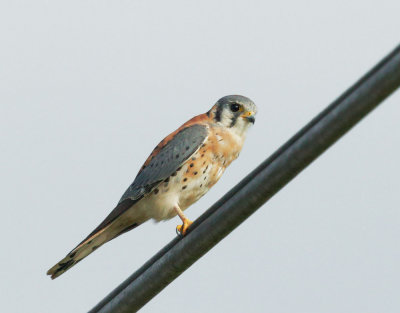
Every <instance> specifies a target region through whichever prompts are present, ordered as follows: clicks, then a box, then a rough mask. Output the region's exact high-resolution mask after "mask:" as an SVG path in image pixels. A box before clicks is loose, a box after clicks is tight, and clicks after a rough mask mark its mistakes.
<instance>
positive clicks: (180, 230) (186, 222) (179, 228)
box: [176, 219, 193, 236]
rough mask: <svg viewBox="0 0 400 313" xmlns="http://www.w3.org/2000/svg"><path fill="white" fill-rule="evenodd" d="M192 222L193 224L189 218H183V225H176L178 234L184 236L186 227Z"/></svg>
mask: <svg viewBox="0 0 400 313" xmlns="http://www.w3.org/2000/svg"><path fill="white" fill-rule="evenodd" d="M192 224H193V222H192V221H190V220H188V219H185V220H183V225H178V226H176V232H177V233H178V234H180V235H182V236H185V235H186V231H187V229H188V228H189V226H190V225H192Z"/></svg>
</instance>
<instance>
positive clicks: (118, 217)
mask: <svg viewBox="0 0 400 313" xmlns="http://www.w3.org/2000/svg"><path fill="white" fill-rule="evenodd" d="M256 113H257V107H256V105H255V104H254V103H253V101H251V100H250V99H249V98H246V97H243V96H236V95H235V96H226V97H223V98H221V99H220V100H218V102H217V103H216V104H215V105H214V106H213V107H212V108H211V110H210V111H208V112H207V113H204V114H201V115H198V116H195V117H194V118H192V119H191V120H189V121H187V122H186V123H185V124H183V125H182V126H181V127H179V128H178V129H177V130H176V131H174V132H173V133H171V134H170V135H168V136H167V137H165V138H164V139H163V140H162V141H161V142H160V143H159V144H158V145H157V146H156V147H155V148H154V150H153V152H152V153H151V154H150V156H149V157H148V159H147V160H146V162H145V163H144V165H143V166H142V168H141V169H140V171H139V173H138V174H137V176H136V178H135V180H134V182H133V183H132V184H131V185H130V186H129V188H128V189H127V190H126V191H125V193H124V194H123V196H122V198H121V200H120V201H119V202H118V204H117V206H116V207H115V209H114V210H113V211H112V212H111V213H110V214H109V215H108V216H107V217H106V219H105V220H104V221H103V222H102V223H101V224H100V225H99V226H98V227H97V228H96V229H95V230H94V231H93V232H91V233H90V234H89V236H87V237H86V239H85V240H83V241H82V242H81V243H80V244H79V245H78V246H77V247H76V248H75V249H73V250H72V251H71V252H70V253H68V255H67V256H66V257H65V258H64V259H62V260H61V261H60V262H58V263H57V264H56V265H54V266H53V267H52V268H51V269H50V270H49V271H48V272H47V275H51V278H52V279H54V278H56V277H58V276H60V275H61V274H63V273H64V272H65V271H67V270H68V269H70V268H71V267H72V266H74V265H75V264H76V263H78V262H79V261H80V260H82V259H83V258H85V257H86V256H88V255H89V254H90V253H92V252H93V251H94V250H96V249H97V248H98V247H100V246H101V245H102V244H104V243H106V242H107V241H110V240H111V239H114V238H116V237H118V236H119V235H121V234H123V233H125V232H127V231H129V230H131V229H133V228H135V227H137V226H139V225H140V224H142V223H144V222H146V221H147V220H149V219H154V220H156V221H161V220H167V219H171V218H172V217H174V216H176V215H178V216H179V217H180V219H181V220H182V223H183V224H182V225H179V226H177V231H178V232H180V234H181V235H185V234H186V231H187V229H188V227H189V226H190V225H191V223H192V222H191V221H190V220H189V219H187V218H186V216H185V215H184V214H183V211H184V210H185V209H187V208H188V207H189V206H190V205H192V204H193V203H195V202H196V201H197V200H199V199H200V198H201V197H202V196H203V195H204V194H205V193H206V192H207V191H208V190H209V189H210V188H211V187H212V186H213V185H214V184H215V183H216V182H217V181H218V180H219V178H220V177H221V175H222V173H223V172H224V171H225V168H226V167H227V166H228V165H229V164H231V162H232V161H233V160H235V159H236V158H237V157H238V156H239V153H240V151H241V149H242V146H243V142H244V140H245V137H246V133H247V130H248V128H249V126H250V125H251V124H254V121H255V118H254V117H255V114H256Z"/></svg>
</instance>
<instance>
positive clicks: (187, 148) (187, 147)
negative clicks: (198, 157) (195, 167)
mask: <svg viewBox="0 0 400 313" xmlns="http://www.w3.org/2000/svg"><path fill="white" fill-rule="evenodd" d="M193 143H194V142H193ZM187 150H189V146H186V151H187Z"/></svg>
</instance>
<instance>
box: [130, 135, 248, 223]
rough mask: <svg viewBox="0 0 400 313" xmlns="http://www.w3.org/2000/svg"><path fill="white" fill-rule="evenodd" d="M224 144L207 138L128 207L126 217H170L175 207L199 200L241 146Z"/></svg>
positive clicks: (188, 204)
mask: <svg viewBox="0 0 400 313" xmlns="http://www.w3.org/2000/svg"><path fill="white" fill-rule="evenodd" d="M227 144H228V143H226V142H221V140H218V138H217V137H211V138H209V140H208V141H207V142H206V143H205V144H204V145H203V146H202V147H201V148H200V149H199V150H198V151H197V152H196V153H195V154H194V155H193V157H192V158H191V159H190V160H189V161H188V162H187V163H186V164H185V165H184V166H182V167H181V168H180V169H178V170H177V171H176V172H175V173H174V174H173V175H171V176H170V177H169V178H168V179H167V180H165V181H164V182H162V183H161V184H160V185H159V186H157V188H155V189H154V190H153V191H152V192H151V193H150V194H148V195H147V196H145V197H144V198H143V199H142V200H140V201H139V202H138V203H136V204H135V205H134V206H133V207H132V208H131V209H130V210H128V212H127V213H128V215H129V219H130V220H131V221H134V222H139V223H143V222H145V221H146V220H148V219H154V220H156V221H161V220H166V219H170V218H172V217H174V216H176V215H177V213H176V211H175V207H176V206H179V208H180V209H181V210H185V209H187V208H188V207H189V206H190V205H192V204H193V203H195V202H196V201H197V200H199V199H200V198H201V197H202V196H203V195H205V194H206V193H207V192H208V190H209V189H210V188H211V187H212V186H213V185H214V184H215V183H216V182H217V181H218V180H219V179H220V177H221V176H222V174H223V172H224V171H225V168H226V167H227V166H228V165H229V164H230V163H231V162H232V161H233V160H234V159H236V158H237V156H238V155H239V151H240V149H241V146H238V148H237V149H232V146H233V145H232V144H231V145H227ZM216 145H221V146H223V145H226V146H227V148H229V150H228V149H225V150H224V149H221V148H218V149H216ZM221 146H220V147H221ZM216 151H218V153H217V152H216ZM221 151H222V152H221Z"/></svg>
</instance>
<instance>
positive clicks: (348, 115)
mask: <svg viewBox="0 0 400 313" xmlns="http://www.w3.org/2000/svg"><path fill="white" fill-rule="evenodd" d="M399 86H400V45H399V46H397V47H396V48H395V49H394V50H393V51H392V52H391V53H390V54H389V55H387V56H386V57H385V58H384V59H383V60H382V61H381V62H379V63H378V64H377V65H376V66H375V67H374V68H373V69H372V70H370V71H369V72H368V73H367V74H366V75H364V76H363V77H362V78H361V79H360V80H359V81H358V82H356V83H355V84H354V85H353V86H352V87H350V88H349V89H348V90H347V91H345V92H344V93H343V94H342V95H341V96H340V97H339V98H338V99H337V100H335V101H334V102H333V103H332V104H331V105H329V106H328V107H327V108H326V109H325V110H323V111H322V112H321V113H320V114H318V115H317V116H316V117H315V118H314V119H313V120H311V122H309V123H308V124H307V125H306V126H305V127H303V128H302V129H301V130H300V131H299V132H298V133H297V134H295V135H294V136H293V137H292V138H291V139H290V140H289V141H288V142H286V143H285V144H284V145H283V146H281V147H280V148H279V149H278V150H277V151H276V152H275V153H274V154H272V155H271V156H270V157H269V158H267V159H266V160H265V161H264V162H263V163H261V164H260V165H259V166H258V167H257V168H256V169H255V170H254V171H252V172H251V173H250V174H249V175H247V176H246V177H245V178H244V179H243V180H242V181H241V182H240V183H239V184H237V185H236V186H235V187H234V188H232V189H231V190H230V191H229V192H228V193H227V194H226V195H225V196H223V197H222V198H221V199H220V200H218V201H217V202H216V203H215V204H214V205H213V206H212V207H211V208H210V209H209V210H207V211H206V212H205V213H204V214H203V215H201V216H200V217H199V218H198V219H197V220H196V221H195V222H194V223H193V224H192V226H191V227H190V231H189V232H188V234H187V235H186V236H185V237H184V238H179V237H177V238H175V239H173V240H172V241H171V242H170V243H169V244H168V245H166V246H165V247H164V248H163V249H161V250H160V251H159V252H158V253H157V254H156V255H154V256H153V257H152V258H151V259H150V260H149V261H147V262H146V263H145V264H144V265H143V266H142V267H141V268H139V269H138V270H137V271H136V272H135V273H133V274H132V275H131V276H130V277H129V278H128V279H126V280H125V281H124V282H123V283H122V284H121V285H119V286H118V287H117V288H116V289H114V290H113V291H112V292H111V293H110V294H109V295H107V296H106V297H105V298H104V299H103V300H102V301H101V302H99V303H98V304H97V305H96V306H95V307H94V308H93V309H92V310H91V311H89V313H110V312H113V313H127V312H130V313H131V312H137V311H138V310H139V309H140V308H141V307H143V306H144V305H145V304H146V303H147V302H148V301H150V300H151V299H152V298H153V297H154V296H156V295H157V294H158V293H159V292H160V291H161V290H163V289H164V288H165V287H166V286H167V285H168V284H169V283H171V282H172V281H173V280H174V279H175V278H177V277H178V276H179V275H180V274H181V273H182V272H184V271H185V270H186V269H187V268H188V267H190V266H191V265H192V264H193V263H194V262H196V261H197V260H198V259H199V258H200V257H202V256H203V255H204V254H205V253H207V251H209V250H210V249H211V248H212V247H214V246H215V245H216V244H217V243H218V242H219V241H221V240H222V239H223V238H224V237H225V236H227V235H228V234H229V233H230V232H231V231H233V230H234V229H235V228H236V227H237V226H238V225H239V224H241V223H242V222H243V221H245V220H246V219H247V218H248V217H249V216H250V215H251V214H253V213H254V212H255V211H256V210H257V209H258V208H259V207H260V206H262V205H263V204H264V203H265V202H266V201H268V200H269V199H270V198H271V197H272V196H273V195H274V194H276V193H277V192H278V191H279V190H280V189H281V188H282V187H284V186H285V185H286V184H287V183H288V182H289V181H291V180H292V179H293V178H294V177H295V176H296V175H297V174H298V173H300V172H301V171H302V170H303V169H304V168H306V167H307V166H308V165H309V164H310V163H311V162H312V161H314V160H315V159H316V158H317V157H318V156H319V155H321V154H322V153H323V152H324V151H325V150H326V149H327V148H329V147H330V146H331V145H333V144H334V143H335V142H336V140H338V139H339V138H340V137H342V136H343V135H344V134H345V133H346V132H347V131H348V130H350V129H351V128H352V127H353V126H354V125H355V124H357V123H358V122H359V121H360V120H361V119H362V118H363V117H364V116H366V115H367V114H368V113H369V112H370V111H372V110H373V109H374V108H375V107H377V106H378V105H379V104H380V103H381V102H382V101H383V100H384V99H386V98H387V97H388V96H389V95H390V94H391V93H392V92H393V91H395V90H396V89H397V88H398V87H399Z"/></svg>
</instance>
